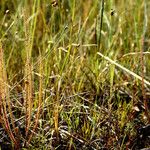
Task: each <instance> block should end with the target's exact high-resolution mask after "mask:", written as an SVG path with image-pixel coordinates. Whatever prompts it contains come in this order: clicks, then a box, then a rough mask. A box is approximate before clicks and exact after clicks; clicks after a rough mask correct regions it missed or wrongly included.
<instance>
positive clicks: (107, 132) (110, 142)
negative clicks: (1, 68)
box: [0, 0, 150, 149]
mask: <svg viewBox="0 0 150 150" xmlns="http://www.w3.org/2000/svg"><path fill="white" fill-rule="evenodd" d="M101 13H102V1H100V0H58V1H50V0H42V1H41V0H21V1H19V0H0V41H1V44H2V47H3V51H4V61H5V67H6V72H7V82H8V84H9V86H10V97H11V99H12V101H13V105H15V106H14V108H13V110H14V116H15V117H16V118H18V119H19V118H21V116H24V115H25V112H24V110H21V108H20V106H21V107H22V108H24V107H25V106H24V101H25V98H24V97H23V96H22V95H23V92H24V91H25V86H26V78H27V76H28V75H29V74H28V73H27V71H26V70H28V69H29V68H27V66H28V65H31V68H32V69H31V70H30V74H32V84H33V85H32V86H33V87H32V88H33V91H32V94H33V104H34V106H33V108H32V119H31V121H33V120H34V114H35V112H36V109H37V98H38V97H39V96H38V94H39V93H40V92H39V88H38V87H39V84H40V81H39V77H41V76H42V80H43V83H42V93H43V95H42V113H41V114H42V115H41V119H39V123H38V124H39V126H38V130H37V135H38V136H37V137H34V138H33V140H32V142H31V144H30V146H31V147H32V148H34V147H36V146H37V147H38V148H49V147H48V144H47V143H48V140H51V139H53V133H52V131H53V129H54V131H56V130H57V128H59V134H60V135H61V142H60V140H58V141H57V140H56V141H57V142H56V143H55V144H54V143H53V142H52V144H51V146H52V147H54V148H55V149H61V147H63V148H62V149H65V148H66V149H67V148H68V149H80V148H81V149H84V148H86V149H102V148H106V149H115V148H117V149H126V148H133V149H136V148H138V147H140V148H144V147H146V146H150V145H149V143H148V142H147V141H148V140H147V137H146V140H143V139H141V141H140V142H141V143H140V142H139V141H138V140H139V139H138V137H137V129H138V128H140V127H142V126H144V125H147V124H148V123H149V121H150V120H149V118H148V116H149V115H148V114H149V112H148V114H147V113H145V111H147V109H146V108H145V105H144V99H146V101H147V104H146V105H147V106H148V108H149V107H150V106H149V105H150V104H149V100H150V87H149V86H148V85H146V84H145V86H144V87H143V88H142V82H141V81H139V80H138V79H136V78H134V77H133V76H131V75H129V74H128V73H126V72H124V71H123V70H119V69H118V68H117V67H115V65H112V64H110V63H109V62H108V61H106V60H104V59H103V58H101V57H100V56H98V55H97V52H100V53H102V54H103V55H105V56H107V57H109V58H110V59H112V60H114V61H116V62H118V63H119V64H120V65H122V66H124V67H126V68H128V69H129V70H130V71H133V72H134V73H136V74H138V75H139V76H141V77H142V76H143V77H144V78H145V79H146V80H147V81H148V82H150V34H149V33H150V21H149V18H150V1H149V0H134V1H130V0H121V1H118V0H110V1H105V3H104V12H103V22H102V30H101V31H100V28H101V27H100V26H101ZM100 37H101V38H100ZM141 51H142V52H141ZM141 53H142V54H143V55H141ZM141 57H142V58H141ZM28 60H29V63H28ZM142 60H143V65H142ZM39 63H41V64H42V72H40V71H39V68H40V64H39ZM143 72H144V74H143ZM143 93H144V94H143ZM20 95H21V96H20ZM19 96H20V97H19ZM144 97H145V98H144ZM17 102H18V103H19V106H18V104H17ZM55 105H56V106H57V109H56V106H55ZM137 109H138V110H137ZM55 110H56V111H57V112H56V111H55ZM56 114H57V115H56ZM146 114H147V115H146ZM53 118H54V119H53ZM22 122H23V121H22ZM23 123H24V122H23ZM23 123H22V124H23ZM31 126H32V125H31ZM20 128H25V127H24V126H23V127H20ZM46 128H48V131H47V132H46V131H45V130H46ZM45 132H46V133H45ZM65 132H66V133H65ZM56 137H57V139H58V136H56ZM77 139H79V140H77ZM4 141H5V140H4ZM21 141H23V140H22V139H21ZM52 141H53V140H52ZM81 141H82V142H81ZM145 141H146V142H145ZM36 142H39V143H42V144H38V145H36ZM138 143H139V145H138ZM141 145H143V147H142V146H141Z"/></svg>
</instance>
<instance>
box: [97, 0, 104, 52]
mask: <svg viewBox="0 0 150 150" xmlns="http://www.w3.org/2000/svg"><path fill="white" fill-rule="evenodd" d="M103 14H104V0H102V2H101V13H100V15H101V16H100V26H99V36H98V46H97V50H98V51H99V49H100V46H101V31H102V28H103Z"/></svg>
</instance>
